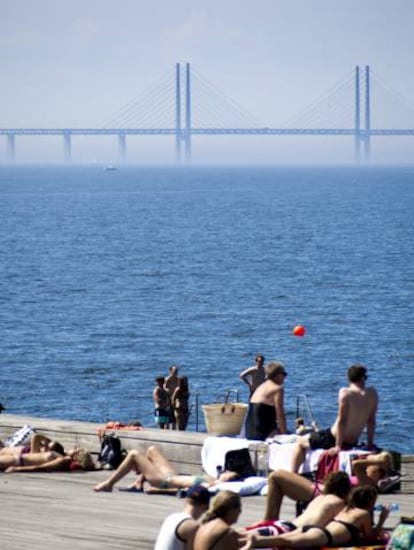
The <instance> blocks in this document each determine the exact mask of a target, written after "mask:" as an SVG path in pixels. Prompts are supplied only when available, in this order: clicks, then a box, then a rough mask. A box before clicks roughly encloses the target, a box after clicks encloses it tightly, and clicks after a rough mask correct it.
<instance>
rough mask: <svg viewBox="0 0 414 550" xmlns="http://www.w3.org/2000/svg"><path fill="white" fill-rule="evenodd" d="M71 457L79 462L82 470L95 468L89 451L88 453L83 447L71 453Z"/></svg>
mask: <svg viewBox="0 0 414 550" xmlns="http://www.w3.org/2000/svg"><path fill="white" fill-rule="evenodd" d="M73 459H74V460H75V461H76V462H77V463H78V464H79V466H80V467H81V468H82V470H95V469H96V467H95V462H94V460H93V458H92V455H91V453H88V451H86V450H85V449H82V448H81V449H78V450H77V451H76V453H75V454H74V455H73Z"/></svg>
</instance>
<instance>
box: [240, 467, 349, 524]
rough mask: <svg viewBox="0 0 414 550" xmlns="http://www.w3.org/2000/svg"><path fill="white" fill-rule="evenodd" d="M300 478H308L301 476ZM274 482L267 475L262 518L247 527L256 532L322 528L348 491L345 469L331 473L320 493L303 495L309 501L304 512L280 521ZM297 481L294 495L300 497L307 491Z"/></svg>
mask: <svg viewBox="0 0 414 550" xmlns="http://www.w3.org/2000/svg"><path fill="white" fill-rule="evenodd" d="M287 474H288V475H293V476H297V474H292V473H291V472H287ZM297 477H301V476H297ZM302 479H303V480H304V481H308V480H305V478H302ZM274 481H276V478H274V477H273V478H271V477H269V489H268V494H267V503H266V512H265V520H264V521H262V522H259V523H257V524H255V525H251V526H250V527H248V529H249V530H251V529H255V530H257V531H258V532H259V534H277V533H285V532H287V531H293V530H294V529H297V528H298V527H301V526H302V525H310V524H312V525H317V526H319V527H325V525H327V524H328V523H329V522H330V521H332V520H333V518H334V517H335V516H336V515H337V514H338V513H339V512H340V511H341V510H342V508H344V506H345V504H346V499H347V497H348V495H349V492H350V491H351V480H350V479H349V476H348V474H347V473H346V472H332V473H331V474H329V475H328V476H327V478H326V480H325V484H324V487H323V491H322V492H319V493H317V494H315V493H314V494H312V493H310V494H308V495H307V496H308V498H307V500H310V503H309V504H308V506H307V507H306V509H305V511H304V512H303V513H302V514H300V515H299V516H297V517H296V518H295V519H294V520H293V521H284V520H280V519H279V512H280V506H281V502H282V499H281V497H280V493H279V492H278V491H277V488H278V485H276V483H272V482H274ZM300 481H301V480H297V482H298V485H297V488H298V493H294V494H295V495H296V496H299V495H301V496H302V497H303V496H304V495H305V494H307V488H306V485H305V484H303V485H301V483H300ZM291 494H292V493H291Z"/></svg>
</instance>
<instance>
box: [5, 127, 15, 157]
mask: <svg viewBox="0 0 414 550" xmlns="http://www.w3.org/2000/svg"><path fill="white" fill-rule="evenodd" d="M15 138H16V136H15V135H14V134H7V161H8V162H14V161H15V160H16V141H15Z"/></svg>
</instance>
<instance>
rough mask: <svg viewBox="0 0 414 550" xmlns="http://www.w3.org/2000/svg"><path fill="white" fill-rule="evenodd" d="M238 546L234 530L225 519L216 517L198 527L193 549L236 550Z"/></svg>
mask: <svg viewBox="0 0 414 550" xmlns="http://www.w3.org/2000/svg"><path fill="white" fill-rule="evenodd" d="M238 548H239V543H238V537H237V534H236V532H235V531H234V530H233V529H232V528H231V527H230V526H229V525H228V524H227V523H226V522H225V521H223V520H222V519H220V518H217V519H213V520H211V521H209V522H208V523H205V524H204V525H201V527H199V529H198V531H197V533H196V536H195V539H194V547H193V550H237V549H238Z"/></svg>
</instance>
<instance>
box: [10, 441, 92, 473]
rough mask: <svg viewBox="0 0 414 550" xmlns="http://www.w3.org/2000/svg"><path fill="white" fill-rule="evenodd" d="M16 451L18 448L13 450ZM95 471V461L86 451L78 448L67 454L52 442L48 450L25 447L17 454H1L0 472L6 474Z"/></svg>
mask: <svg viewBox="0 0 414 550" xmlns="http://www.w3.org/2000/svg"><path fill="white" fill-rule="evenodd" d="M10 449H12V448H10ZM15 449H18V447H14V448H13V450H15ZM94 469H95V464H94V462H93V459H92V457H91V455H90V453H88V452H87V451H86V450H85V449H82V448H77V449H72V450H69V451H67V452H65V450H64V448H63V447H62V445H61V444H60V443H58V442H57V441H55V442H51V443H50V445H49V448H48V450H39V451H34V452H32V451H31V450H30V447H28V448H25V447H23V448H20V450H19V449H18V452H17V453H1V454H0V471H3V472H5V473H6V474H10V473H17V472H56V471H71V470H94Z"/></svg>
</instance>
